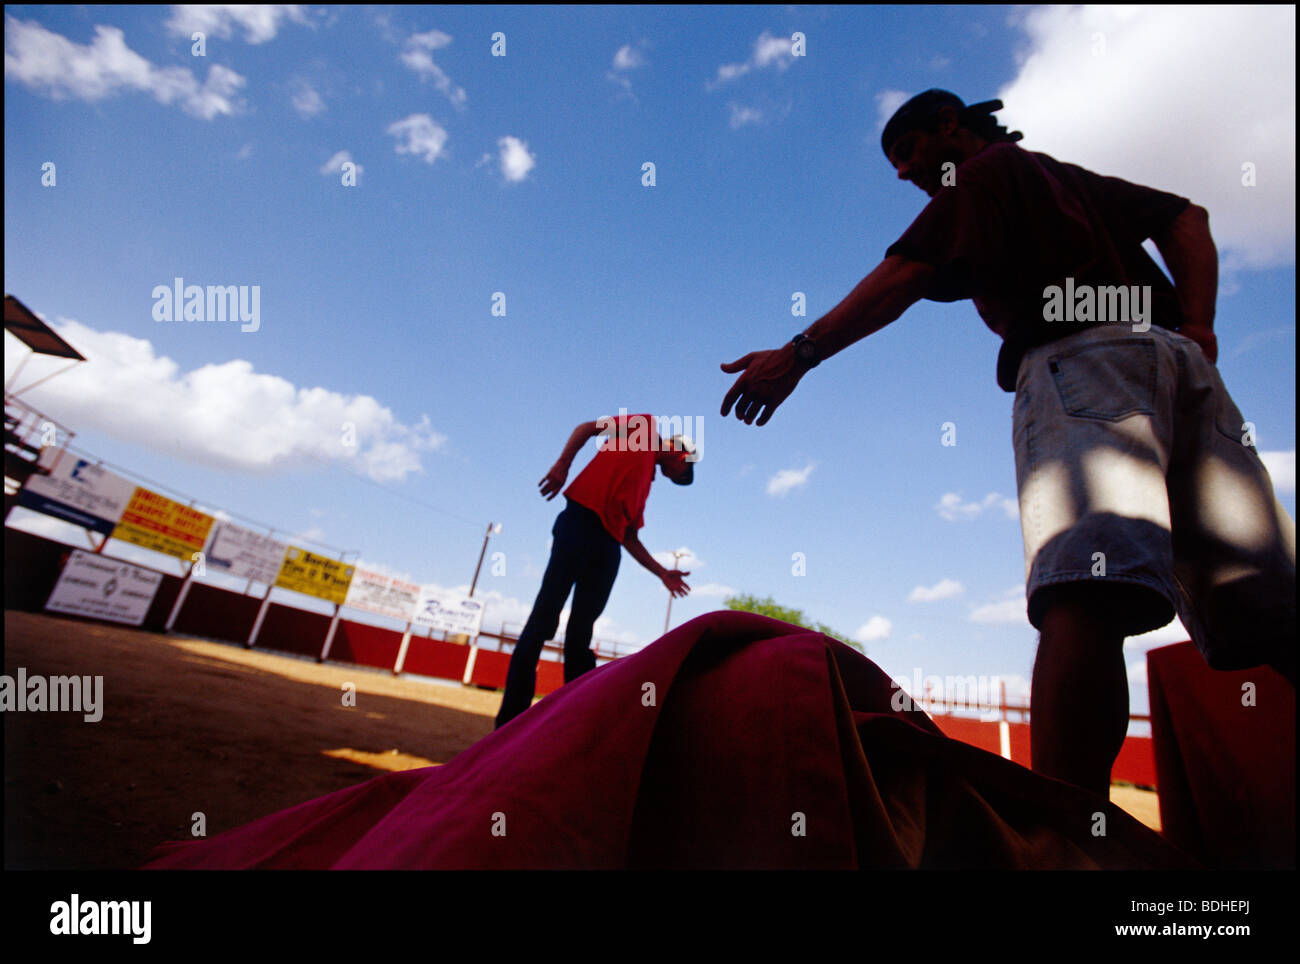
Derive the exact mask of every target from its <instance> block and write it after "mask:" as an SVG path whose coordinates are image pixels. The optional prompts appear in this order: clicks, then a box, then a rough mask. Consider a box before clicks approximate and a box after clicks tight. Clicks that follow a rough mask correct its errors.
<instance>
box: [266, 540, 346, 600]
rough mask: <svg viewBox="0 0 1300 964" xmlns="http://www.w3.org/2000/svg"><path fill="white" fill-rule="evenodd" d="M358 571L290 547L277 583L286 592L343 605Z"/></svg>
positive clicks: (276, 580) (304, 550) (276, 579)
mask: <svg viewBox="0 0 1300 964" xmlns="http://www.w3.org/2000/svg"><path fill="white" fill-rule="evenodd" d="M354 571H355V567H354V566H345V565H344V564H343V563H341V562H339V561H338V560H337V559H328V558H326V557H325V556H318V555H316V554H315V553H314V552H308V551H307V550H306V549H299V548H298V547H297V546H290V547H289V548H288V550H286V551H285V554H284V562H282V563H281V564H280V574H279V575H277V576H276V577H275V584H276V585H277V586H279V587H281V588H282V589H292V590H293V591H294V592H300V593H305V594H306V595H308V596H315V597H316V598H317V599H325V600H328V601H329V602H332V603H338V604H339V605H342V604H343V600H344V599H346V598H347V596H348V585H349V584H350V583H351V582H352V573H353V572H354Z"/></svg>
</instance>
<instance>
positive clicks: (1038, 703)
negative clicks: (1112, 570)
mask: <svg viewBox="0 0 1300 964" xmlns="http://www.w3.org/2000/svg"><path fill="white" fill-rule="evenodd" d="M1107 612H1108V611H1107V608H1106V605H1105V599H1104V598H1103V594H1092V593H1089V594H1087V595H1086V596H1085V595H1073V596H1063V597H1062V598H1060V599H1058V600H1057V601H1055V602H1053V604H1052V605H1051V606H1050V607H1049V608H1048V610H1047V611H1046V613H1045V614H1044V617H1043V625H1042V635H1041V637H1040V639H1039V643H1038V656H1037V658H1036V659H1035V661H1034V679H1033V684H1032V689H1031V694H1030V700H1031V704H1030V724H1031V725H1030V731H1029V733H1030V749H1031V752H1032V755H1033V768H1034V771H1035V772H1037V773H1041V774H1043V775H1045V776H1049V777H1055V778H1056V779H1058V780H1064V781H1066V782H1067V783H1073V784H1075V785H1076V786H1080V787H1083V788H1085V789H1087V790H1091V791H1092V792H1093V793H1097V794H1100V795H1101V796H1102V797H1106V798H1108V799H1109V797H1110V769H1111V766H1112V765H1113V764H1114V763H1115V758H1116V757H1117V756H1118V755H1119V751H1120V747H1121V746H1123V744H1124V736H1125V734H1126V733H1127V732H1128V711H1129V707H1128V671H1127V668H1126V667H1125V664H1124V637H1123V635H1122V634H1120V633H1119V632H1117V631H1115V630H1114V629H1112V628H1111V626H1110V625H1109V623H1108V621H1107V618H1106V617H1107Z"/></svg>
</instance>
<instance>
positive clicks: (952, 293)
mask: <svg viewBox="0 0 1300 964" xmlns="http://www.w3.org/2000/svg"><path fill="white" fill-rule="evenodd" d="M1190 203H1191V202H1189V201H1188V199H1187V198H1184V197H1179V196H1178V195H1176V194H1167V193H1165V192H1164V191H1157V190H1154V189H1152V188H1149V187H1142V186H1141V185H1139V184H1131V183H1129V182H1128V181H1123V180H1120V179H1119V178H1117V177H1103V176H1102V175H1100V174H1094V173H1093V172H1092V171H1088V170H1084V169H1083V168H1081V167H1079V166H1077V165H1075V164H1064V163H1062V162H1060V161H1058V160H1056V159H1055V158H1052V157H1049V156H1048V155H1046V154H1038V153H1033V152H1030V151H1026V150H1023V149H1022V148H1020V147H1017V146H1016V145H1015V144H1007V143H999V144H990V145H989V146H988V147H986V148H984V150H982V151H980V152H979V153H978V154H976V155H975V156H974V157H971V158H969V159H967V160H966V161H964V162H963V163H962V164H961V165H960V166H958V168H957V170H956V183H954V184H953V185H952V186H949V187H944V188H941V189H940V190H939V192H938V193H937V194H936V195H935V196H934V197H933V198H932V199H931V200H930V203H929V204H927V205H926V206H925V210H923V211H922V212H921V213H920V214H919V215H918V216H917V218H916V220H915V221H913V222H912V224H911V226H910V227H909V228H908V229H907V230H906V231H905V232H904V233H903V236H902V237H901V238H899V239H898V240H897V241H895V242H894V243H893V244H892V245H890V246H889V249H888V250H887V251H886V252H885V254H886V256H887V257H888V256H889V255H895V254H896V255H902V256H903V257H905V258H909V259H911V260H914V261H924V262H926V263H927V264H932V265H934V266H935V267H936V268H937V269H938V272H937V274H936V275H935V278H934V281H933V282H932V283H931V286H930V288H929V290H928V291H927V292H926V295H925V297H926V298H928V299H930V300H932V301H959V300H961V299H964V298H970V299H972V300H973V301H974V302H975V307H976V309H978V311H979V313H980V317H982V318H983V319H984V321H985V323H986V324H987V325H988V326H989V327H990V328H992V329H993V330H994V331H997V330H998V329H999V328H1000V329H1002V331H1003V345H1002V350H1001V352H1000V353H999V354H998V368H997V374H998V385H999V386H1000V387H1001V388H1002V389H1004V390H1005V391H1008V392H1013V391H1015V388H1016V371H1017V369H1018V368H1019V366H1020V359H1021V358H1022V357H1023V355H1024V353H1025V351H1026V350H1027V349H1029V348H1031V347H1034V346H1036V345H1042V344H1045V343H1047V342H1049V341H1055V340H1056V339H1057V338H1063V337H1065V336H1066V335H1069V334H1073V333H1074V332H1077V331H1079V330H1080V329H1082V328H1084V327H1087V324H1088V323H1086V322H1077V321H1064V320H1060V321H1046V320H1044V317H1043V314H1044V303H1045V299H1044V295H1043V289H1044V288H1046V287H1048V286H1049V285H1059V286H1061V287H1062V289H1064V288H1065V285H1066V279H1067V278H1072V279H1073V283H1074V286H1075V288H1076V289H1077V288H1078V286H1080V285H1084V284H1088V285H1095V286H1102V285H1126V286H1131V285H1150V286H1151V319H1150V320H1151V323H1152V324H1154V325H1159V326H1160V327H1162V328H1177V327H1178V326H1179V325H1180V324H1181V323H1182V315H1181V311H1180V309H1179V306H1178V300H1177V297H1176V295H1175V294H1174V288H1173V285H1172V284H1171V283H1170V282H1169V279H1168V278H1167V277H1165V275H1164V273H1163V272H1162V271H1161V270H1160V268H1159V267H1158V266H1157V265H1156V263H1155V261H1153V260H1152V259H1151V256H1150V255H1148V254H1147V253H1146V251H1145V250H1144V249H1143V248H1142V242H1143V241H1145V240H1146V239H1147V238H1150V237H1152V236H1153V235H1156V234H1159V233H1160V232H1161V231H1163V230H1164V229H1165V228H1167V227H1168V226H1169V224H1170V222H1172V221H1173V220H1174V218H1176V217H1177V216H1178V215H1179V214H1181V213H1182V212H1183V210H1184V209H1185V208H1186V207H1187V206H1188V205H1189V204H1190ZM1094 323H1096V322H1094Z"/></svg>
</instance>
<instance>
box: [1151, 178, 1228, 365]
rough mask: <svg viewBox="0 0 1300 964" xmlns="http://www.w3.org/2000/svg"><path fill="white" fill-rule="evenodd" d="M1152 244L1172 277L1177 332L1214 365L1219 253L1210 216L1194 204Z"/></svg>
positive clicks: (1216, 348)
mask: <svg viewBox="0 0 1300 964" xmlns="http://www.w3.org/2000/svg"><path fill="white" fill-rule="evenodd" d="M1151 240H1152V241H1154V242H1155V244H1156V248H1157V249H1158V250H1159V251H1160V256H1161V257H1162V258H1164V259H1165V264H1166V265H1167V266H1168V268H1169V273H1170V274H1171V275H1173V279H1174V292H1175V293H1176V294H1177V295H1178V304H1179V306H1180V307H1181V308H1182V311H1183V323H1182V325H1180V326H1179V328H1178V331H1179V332H1180V333H1181V334H1183V335H1186V336H1187V337H1188V338H1190V339H1192V341H1194V342H1196V343H1197V344H1198V345H1200V346H1201V351H1203V352H1205V357H1206V358H1208V359H1209V360H1210V361H1211V362H1214V361H1217V360H1218V357H1219V346H1218V341H1217V339H1216V338H1215V337H1214V302H1215V298H1216V297H1217V296H1218V293H1219V252H1218V251H1217V250H1216V249H1215V247H1214V238H1213V237H1211V236H1210V213H1209V212H1208V211H1206V210H1205V208H1203V207H1200V206H1198V205H1195V204H1193V205H1191V206H1190V207H1188V208H1186V209H1185V210H1184V211H1183V213H1182V214H1180V215H1178V217H1176V218H1174V220H1173V223H1171V224H1170V225H1169V227H1168V228H1166V229H1165V230H1164V231H1163V232H1161V233H1160V234H1159V235H1156V236H1155V237H1153V238H1152V239H1151Z"/></svg>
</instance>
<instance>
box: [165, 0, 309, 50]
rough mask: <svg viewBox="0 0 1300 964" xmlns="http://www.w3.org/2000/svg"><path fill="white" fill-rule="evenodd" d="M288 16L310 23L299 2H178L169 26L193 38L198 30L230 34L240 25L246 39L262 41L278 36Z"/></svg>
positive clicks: (169, 28) (303, 22)
mask: <svg viewBox="0 0 1300 964" xmlns="http://www.w3.org/2000/svg"><path fill="white" fill-rule="evenodd" d="M286 20H292V21H293V22H295V23H301V24H306V23H310V21H309V20H308V19H307V16H306V14H305V13H304V12H303V7H302V6H300V5H299V4H292V3H290V4H284V3H261V4H233V3H214V4H204V5H198V4H174V5H173V6H172V16H171V19H170V20H168V21H167V24H166V26H167V29H168V30H169V31H170V32H171V33H173V34H176V35H177V36H181V37H184V38H186V39H187V40H188V39H189V38H190V36H191V35H192V34H194V33H195V32H196V31H197V32H199V33H202V34H205V35H207V36H209V37H221V38H223V39H225V38H228V37H230V35H231V34H232V33H233V32H234V29H235V28H236V27H239V28H242V29H243V31H244V40H246V41H247V42H248V43H250V44H262V43H266V42H267V41H268V40H274V39H275V35H276V33H278V32H279V29H280V24H281V23H283V22H284V21H286Z"/></svg>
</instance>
